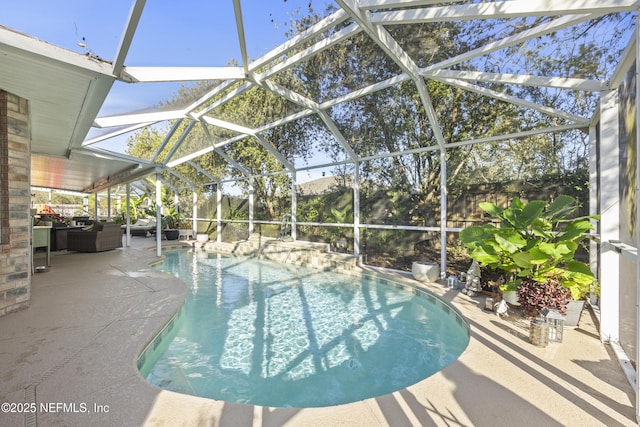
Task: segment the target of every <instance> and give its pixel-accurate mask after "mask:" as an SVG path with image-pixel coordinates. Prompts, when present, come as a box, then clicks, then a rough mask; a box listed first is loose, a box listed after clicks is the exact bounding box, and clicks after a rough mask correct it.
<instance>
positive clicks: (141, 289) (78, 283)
mask: <svg viewBox="0 0 640 427" xmlns="http://www.w3.org/2000/svg"><path fill="white" fill-rule="evenodd" d="M132 240H133V242H132V243H133V245H132V247H131V248H123V249H118V250H115V251H109V252H106V253H101V254H75V253H74V254H65V255H64V256H63V255H56V256H54V257H53V259H52V266H51V269H50V271H49V272H47V273H46V274H41V275H37V276H34V277H33V283H32V303H31V308H29V309H27V310H24V311H21V312H17V313H13V314H11V315H9V316H6V317H4V318H2V319H0V341H2V343H3V345H2V346H0V362H1V363H2V366H10V367H11V368H10V369H7V370H3V374H2V379H3V381H2V382H0V400H1V401H3V402H9V403H12V404H17V403H20V402H23V403H29V402H30V401H35V402H36V403H37V404H41V403H44V404H65V403H66V404H67V407H63V406H60V408H62V410H59V411H50V412H42V411H38V412H37V413H35V414H25V413H10V414H8V413H0V419H2V423H3V425H7V426H12V425H16V426H18V425H19V426H23V425H27V426H31V425H57V424H61V425H68V426H75V425H78V426H80V425H82V426H85V425H143V426H161V425H201V424H206V425H222V426H225V425H229V426H244V425H247V426H251V425H262V426H282V425H288V426H320V425H322V426H324V425H350V426H385V425H394V426H396V425H451V424H457V425H497V424H502V425H512V424H525V425H528V424H531V425H533V424H543V425H580V424H582V425H637V424H636V421H635V419H634V409H633V401H634V393H633V389H632V388H631V386H630V385H629V383H628V382H627V380H626V377H625V376H624V373H623V372H622V370H621V369H620V367H619V365H618V363H617V361H616V360H615V357H614V355H613V352H612V351H611V348H610V347H609V346H607V345H604V344H602V343H601V342H600V340H599V339H598V334H597V331H596V329H595V326H594V323H595V321H594V319H593V318H592V317H591V313H590V312H589V311H585V312H584V313H583V316H582V320H581V324H580V326H579V328H577V329H575V330H571V331H566V332H565V341H564V342H563V343H561V344H557V343H552V344H550V345H549V346H548V347H546V348H538V347H535V346H532V345H531V344H530V343H529V342H528V335H527V333H528V326H527V324H526V322H524V321H523V320H522V319H520V318H518V317H517V316H515V315H514V314H513V313H512V315H511V316H510V317H509V318H507V319H502V318H499V317H497V316H496V315H495V314H492V313H489V312H486V311H484V308H483V307H484V304H483V303H484V298H483V297H473V298H472V297H468V296H467V295H464V294H462V293H460V292H457V291H453V290H450V289H448V288H447V287H446V286H445V285H444V284H441V283H419V282H416V281H414V280H412V279H411V278H410V277H409V276H408V274H404V273H400V272H396V271H390V272H389V271H384V270H382V269H377V268H373V267H366V270H367V271H369V272H371V273H372V274H376V275H378V274H383V275H385V276H388V277H389V278H391V279H392V280H399V281H401V282H402V283H408V284H410V285H412V286H415V287H417V288H424V289H426V290H428V291H429V292H431V293H434V294H435V295H437V296H438V297H439V298H441V299H443V300H444V301H446V302H447V303H448V304H449V305H450V306H452V307H453V308H455V309H456V310H457V311H458V312H459V313H461V315H462V316H463V317H464V319H465V320H466V321H467V322H468V324H469V325H470V327H471V329H470V333H471V337H470V341H469V345H468V347H467V349H466V350H465V352H464V353H463V354H462V355H461V356H460V357H459V358H458V360H456V361H455V362H454V363H452V364H451V365H449V366H448V367H446V368H444V369H443V370H442V371H440V372H438V373H436V374H435V375H432V376H431V377H429V378H427V379H425V380H423V381H420V382H419V383H417V384H415V385H413V386H410V387H407V388H406V389H402V390H400V391H397V392H394V393H391V394H388V395H384V396H380V397H376V398H370V399H365V400H363V401H360V402H355V403H350V404H345V405H339V406H334V407H326V408H304V409H296V408H268V407H260V406H254V405H243V404H236V403H228V402H222V401H215V400H211V399H205V398H199V397H194V396H187V395H181V394H178V393H174V392H170V391H166V390H161V389H158V388H157V387H154V386H152V385H150V384H148V383H147V382H146V381H145V380H144V379H143V378H142V376H140V375H139V373H138V372H137V363H136V359H137V356H138V354H139V353H140V352H141V350H142V349H143V348H144V346H145V345H146V344H147V343H148V342H149V341H150V340H151V339H153V337H154V336H155V335H156V332H157V331H159V330H160V329H161V328H162V327H163V326H164V325H166V324H167V321H168V320H169V318H170V317H171V316H172V315H173V314H175V313H176V311H177V310H179V308H180V307H181V306H182V303H183V301H184V295H185V294H186V287H185V285H184V284H183V283H182V282H181V281H180V280H179V279H177V278H175V277H172V276H170V275H168V274H164V273H163V274H159V273H158V272H154V271H153V270H154V269H152V268H151V267H148V266H149V263H151V262H154V261H157V258H155V256H154V255H153V253H152V252H150V251H148V250H147V249H146V248H147V247H148V246H149V245H150V244H151V243H152V242H153V241H152V240H151V239H145V238H140V239H132ZM163 245H165V242H163ZM80 403H85V404H86V405H87V406H89V410H88V411H87V412H81V411H76V412H73V411H71V409H72V407H71V406H70V405H71V404H76V406H78V405H80ZM94 405H98V406H97V408H98V411H93V409H94ZM100 405H102V406H100ZM14 406H15V405H14ZM105 406H108V407H109V412H107V413H105V412H104V411H103V412H100V411H99V409H101V408H102V409H104V407H105ZM23 409H24V408H23ZM38 409H40V408H38ZM53 409H55V405H54V406H53ZM79 409H82V408H81V407H80V408H79Z"/></svg>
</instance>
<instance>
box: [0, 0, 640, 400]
mask: <svg viewBox="0 0 640 427" xmlns="http://www.w3.org/2000/svg"><path fill="white" fill-rule="evenodd" d="M224 3H225V4H224V5H220V6H219V8H220V9H219V10H217V11H216V13H215V14H211V15H207V16H208V18H207V19H208V20H205V19H201V18H198V19H196V17H198V16H201V15H202V14H203V11H202V10H201V5H200V3H199V2H196V1H193V2H186V3H185V4H184V5H182V4H181V14H182V13H184V14H185V15H188V16H191V18H190V19H193V25H192V29H193V30H194V31H197V34H199V36H198V37H193V35H192V34H178V33H176V34H173V33H171V31H170V28H171V26H170V25H166V24H167V23H166V21H163V20H162V19H161V16H160V15H159V14H158V11H157V10H156V9H155V8H157V5H155V4H153V2H150V3H148V4H146V2H145V1H143V0H138V1H133V2H132V4H128V3H127V4H126V5H123V4H116V5H108V6H105V7H113V8H117V9H120V12H121V14H122V23H121V24H122V27H123V30H122V33H121V35H120V36H119V42H118V43H117V44H116V45H114V46H113V52H114V53H113V54H111V53H110V52H107V53H104V52H98V51H96V49H95V48H94V47H93V46H92V45H91V39H90V38H89V39H87V41H86V43H85V42H84V39H83V42H82V43H80V45H79V46H74V47H73V48H72V49H73V50H75V51H72V50H67V49H63V48H58V47H55V46H52V45H50V44H47V43H45V42H42V41H40V40H38V39H36V38H35V37H32V36H28V35H24V34H22V33H19V32H17V31H14V30H13V29H10V28H0V53H1V54H2V56H3V61H2V63H0V70H1V71H2V72H1V73H0V89H2V90H6V91H8V92H10V93H15V94H17V95H20V96H23V97H25V98H27V99H28V100H29V102H30V110H31V115H32V124H31V133H32V135H31V138H32V145H31V149H32V155H31V171H30V180H31V185H32V187H33V188H35V189H37V191H44V192H47V191H48V192H50V193H49V194H62V193H63V192H66V193H65V194H73V195H79V196H77V197H81V198H82V197H84V196H86V195H90V197H91V198H93V199H92V200H94V201H93V202H91V203H92V205H91V208H89V203H87V202H85V204H84V206H86V207H87V210H89V213H90V214H91V215H94V216H97V217H103V218H110V219H114V218H121V219H122V221H123V222H124V223H131V221H132V220H135V219H137V218H135V217H136V216H137V212H138V211H135V212H136V213H135V214H134V215H132V213H133V212H134V210H132V209H131V206H132V205H134V204H136V203H141V200H142V199H146V200H144V202H143V203H142V204H141V205H138V206H139V207H140V206H142V207H153V208H154V209H153V213H154V214H155V215H156V218H157V219H158V221H157V227H158V229H157V231H158V232H157V235H158V236H159V235H160V234H161V228H160V227H161V217H162V215H163V214H166V213H167V211H168V210H169V209H177V208H178V209H179V210H180V212H182V214H183V215H184V218H185V220H186V221H187V223H188V224H187V225H186V226H187V227H188V228H191V229H192V230H193V231H194V234H196V233H203V234H208V235H209V236H210V238H211V239H214V240H217V241H238V240H244V239H249V238H251V237H252V236H256V235H260V236H264V237H271V238H287V239H291V240H311V241H320V242H325V243H329V244H330V245H331V248H332V250H335V251H341V252H347V253H351V254H353V255H354V256H358V257H361V259H362V262H364V263H365V264H366V263H374V264H377V265H381V266H385V267H391V268H399V269H403V268H405V267H406V265H408V264H410V263H411V262H412V261H416V260H421V259H424V258H426V257H429V258H431V260H432V261H436V262H438V263H439V264H440V268H441V271H442V274H443V275H445V274H447V272H449V273H454V274H455V273H456V272H460V271H462V269H466V266H468V263H469V262H470V260H469V259H468V257H466V254H465V252H464V249H463V248H462V246H461V245H460V244H459V243H458V237H457V236H458V233H459V232H460V230H461V229H463V228H464V227H466V226H468V225H473V224H477V223H481V222H482V221H484V218H483V214H482V210H481V209H480V208H479V203H480V202H483V201H491V202H494V203H496V204H498V205H502V206H505V207H506V205H507V204H508V203H509V202H510V200H511V199H513V198H514V197H521V198H523V199H527V200H530V199H543V200H552V199H553V198H554V197H557V196H558V195H560V194H570V195H573V196H574V197H576V198H577V199H578V200H580V202H581V203H582V206H583V212H582V214H585V215H599V219H598V220H594V224H595V227H596V233H595V234H596V236H595V237H596V238H597V240H596V241H594V242H593V243H591V246H590V248H588V251H585V253H584V257H585V259H589V260H590V262H591V266H592V269H593V271H594V272H595V273H596V275H597V277H598V279H599V283H600V288H601V289H600V295H599V296H598V297H594V298H593V300H592V304H593V305H594V306H596V307H598V308H599V311H600V313H601V318H600V322H601V323H600V333H601V338H602V340H604V341H606V342H608V343H610V344H611V345H612V348H613V349H614V351H616V353H617V355H618V357H619V360H620V361H621V365H622V366H623V369H625V370H626V372H627V374H628V377H629V380H630V381H631V382H632V383H633V384H634V386H635V382H636V375H635V370H634V366H635V363H636V361H637V360H638V341H639V338H638V337H639V333H640V331H639V330H638V327H637V325H638V320H637V319H638V314H639V312H638V300H639V298H640V294H639V293H638V292H637V287H638V283H639V277H640V275H639V274H638V265H639V263H638V257H637V250H636V248H637V247H638V246H639V239H640V235H639V233H638V230H637V224H638V223H639V222H640V217H639V216H638V209H637V200H638V196H637V191H638V188H640V185H639V181H638V180H639V179H640V177H639V176H638V173H637V156H638V150H637V142H638V141H637V140H638V136H637V135H638V134H637V132H636V123H637V122H638V109H637V99H636V93H637V89H638V80H637V78H636V68H637V67H636V61H637V57H638V43H637V41H638V31H637V27H638V25H637V12H638V8H639V7H640V2H638V1H631V0H610V1H602V0H598V1H595V0H582V1H568V0H567V1H562V0H560V1H559V0H556V1H546V0H526V1H524V0H512V1H489V2H487V1H431V0H415V1H412V0H359V1H358V0H336V1H331V2H315V1H313V2H312V1H308V2H296V1H282V0H281V1H272V2H266V3H265V4H264V5H262V6H261V7H265V8H266V10H267V12H268V13H269V18H267V20H269V21H271V24H272V26H274V27H278V31H279V32H280V33H281V34H282V36H283V40H282V41H280V42H278V43H277V44H275V46H273V45H266V46H265V45H260V42H261V39H260V37H259V36H258V35H257V34H256V33H255V32H254V30H255V28H256V27H255V26H254V25H255V24H254V23H253V21H252V20H251V19H248V18H247V16H249V14H248V13H247V11H248V10H250V9H251V8H252V7H254V5H253V4H252V2H246V1H241V0H233V1H231V0H229V1H225V2H224ZM187 11H189V12H188V13H187ZM283 12H286V13H283ZM189 14H192V15H189ZM253 15H254V14H253V13H252V14H251V16H252V17H253ZM173 19H176V20H179V19H182V18H179V17H173ZM185 19H186V18H185ZM223 21H226V22H232V23H234V25H233V28H234V31H233V32H232V33H228V32H227V33H224V34H219V33H217V32H216V28H217V26H218V25H221V24H220V23H221V22H223ZM0 23H2V22H0ZM163 24H164V25H163ZM18 30H19V29H18ZM163 31H164V32H169V33H171V36H170V37H163V38H162V40H163V45H162V46H156V49H157V50H153V49H152V48H147V49H150V50H151V51H150V52H145V51H144V50H143V49H142V46H143V44H142V43H143V41H145V40H147V41H148V40H150V39H152V38H153V37H156V36H157V34H158V32H163ZM159 40H160V39H159ZM270 41H271V40H269V41H267V40H265V42H266V43H268V42H270ZM221 43H222V44H225V45H231V46H233V48H234V49H235V54H234V55H233V56H232V57H228V58H224V59H223V60H220V59H216V58H217V57H216V55H215V52H216V50H217V49H221V47H220V45H221ZM256 44H258V45H260V46H259V48H258V49H255V45H256ZM147 46H148V45H147ZM78 49H79V51H78ZM178 52H180V55H178ZM185 52H186V54H185ZM144 53H148V55H149V56H148V57H146V56H144ZM178 57H179V58H182V59H180V60H177V59H175V58H178ZM184 58H186V59H184ZM148 93H156V94H159V95H158V96H161V98H160V99H157V100H156V101H155V102H152V103H148V104H144V103H143V102H139V101H138V100H139V99H148V98H146V94H148ZM123 106H124V107H125V108H123ZM34 191H35V190H34ZM34 191H32V193H33V192H34ZM95 200H101V201H100V202H98V203H96V202H95ZM49 203H51V200H49ZM80 204H82V202H80ZM140 212H142V211H140ZM157 248H158V249H157V250H158V254H160V242H159V241H158V243H157ZM636 389H637V388H636ZM636 407H638V405H636Z"/></svg>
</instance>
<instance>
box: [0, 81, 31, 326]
mask: <svg viewBox="0 0 640 427" xmlns="http://www.w3.org/2000/svg"><path fill="white" fill-rule="evenodd" d="M30 148H31V133H30V131H29V104H28V102H27V100H26V99H22V98H20V97H18V96H15V95H12V94H9V93H7V92H5V91H2V90H0V316H3V315H5V314H8V313H11V312H13V311H16V310H20V309H23V308H26V307H28V306H29V299H30V296H31V293H30V288H31V275H30V265H31V252H30V245H29V240H30V231H31V216H30V211H29V209H30V207H31V194H30V181H29V175H30Z"/></svg>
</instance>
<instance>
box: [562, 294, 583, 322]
mask: <svg viewBox="0 0 640 427" xmlns="http://www.w3.org/2000/svg"><path fill="white" fill-rule="evenodd" d="M583 308H584V300H578V301H576V300H571V301H569V302H568V303H567V314H566V317H565V320H564V327H565V328H569V329H574V328H577V327H578V322H580V316H581V315H582V309H583Z"/></svg>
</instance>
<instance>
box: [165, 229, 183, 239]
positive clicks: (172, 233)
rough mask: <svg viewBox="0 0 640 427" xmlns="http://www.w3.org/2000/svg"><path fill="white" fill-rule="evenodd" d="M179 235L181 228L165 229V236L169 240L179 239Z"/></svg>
mask: <svg viewBox="0 0 640 427" xmlns="http://www.w3.org/2000/svg"><path fill="white" fill-rule="evenodd" d="M178 236H180V230H177V229H176V230H173V229H171V230H164V237H166V238H167V240H178Z"/></svg>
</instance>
